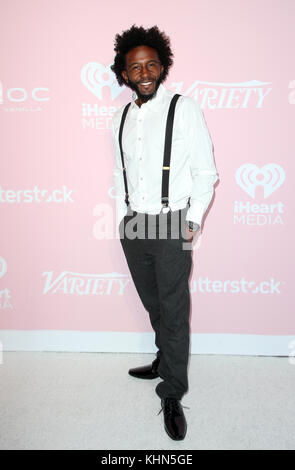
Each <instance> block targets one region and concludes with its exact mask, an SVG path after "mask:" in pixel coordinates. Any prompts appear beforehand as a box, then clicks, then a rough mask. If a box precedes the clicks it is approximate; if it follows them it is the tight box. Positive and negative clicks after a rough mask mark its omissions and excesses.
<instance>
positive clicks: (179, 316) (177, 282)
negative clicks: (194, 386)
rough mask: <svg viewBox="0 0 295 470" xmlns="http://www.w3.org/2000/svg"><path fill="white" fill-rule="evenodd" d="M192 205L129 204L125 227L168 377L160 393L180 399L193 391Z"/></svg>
mask: <svg viewBox="0 0 295 470" xmlns="http://www.w3.org/2000/svg"><path fill="white" fill-rule="evenodd" d="M129 207H130V206H129ZM188 207H189V206H188V205H187V207H186V208H184V209H181V210H179V211H173V212H171V211H170V212H169V213H168V214H157V215H150V214H149V215H148V214H144V213H138V212H136V211H132V210H131V209H129V210H128V213H127V215H126V216H125V217H124V219H123V220H122V221H121V224H120V229H119V230H120V240H121V244H122V248H123V250H124V254H125V257H126V260H127V264H128V267H129V270H130V273H131V276H132V279H133V282H134V284H135V287H136V289H137V292H138V294H139V296H140V299H141V301H142V303H143V305H144V307H145V309H146V310H147V311H148V313H149V317H150V322H151V325H152V327H153V330H154V332H155V344H156V346H157V348H158V352H157V355H158V357H160V364H159V368H158V372H159V375H160V377H161V378H162V380H163V381H162V382H160V383H159V384H158V385H157V387H156V393H157V394H158V396H159V397H160V398H166V397H173V398H176V399H178V400H181V398H182V396H183V394H184V393H185V392H187V390H188V357H189V331H190V329H189V315H190V293H189V286H188V278H189V275H190V270H191V264H192V258H191V243H190V242H188V241H187V238H186V229H185V227H186V223H185V216H186V211H187V209H188ZM134 234H135V236H134Z"/></svg>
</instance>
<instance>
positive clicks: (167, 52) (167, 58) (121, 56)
mask: <svg viewBox="0 0 295 470" xmlns="http://www.w3.org/2000/svg"><path fill="white" fill-rule="evenodd" d="M138 46H148V47H152V48H153V49H156V51H157V53H158V56H159V60H160V62H161V64H162V65H163V66H164V71H163V74H162V80H161V81H165V79H166V77H167V75H168V72H169V69H170V67H171V65H172V64H173V59H172V57H173V53H172V51H171V48H170V39H169V37H168V36H166V34H165V33H164V32H163V31H162V32H161V31H160V30H159V28H158V26H153V27H151V28H148V29H145V28H143V26H139V27H138V26H135V24H133V25H132V26H131V28H130V29H128V30H126V31H123V32H122V34H121V35H120V34H116V37H115V47H114V51H115V52H116V56H115V59H114V63H113V65H111V70H112V71H113V72H114V74H115V75H116V78H117V81H118V83H119V85H120V86H122V85H126V82H125V80H124V78H123V77H122V71H123V70H125V54H127V52H129V51H130V50H131V49H134V48H135V47H138Z"/></svg>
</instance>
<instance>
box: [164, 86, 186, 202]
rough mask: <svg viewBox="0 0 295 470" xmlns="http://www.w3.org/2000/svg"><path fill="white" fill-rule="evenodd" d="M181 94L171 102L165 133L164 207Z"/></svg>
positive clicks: (175, 96)
mask: <svg viewBox="0 0 295 470" xmlns="http://www.w3.org/2000/svg"><path fill="white" fill-rule="evenodd" d="M180 96H181V95H179V94H175V95H174V96H173V98H172V100H171V102H170V106H169V111H168V116H167V122H166V133H165V146H164V160H163V169H162V198H161V202H162V209H163V208H164V207H168V206H169V197H168V194H169V174H170V158H171V144H172V130H173V121H174V112H175V106H176V102H177V100H178V98H179V97H180Z"/></svg>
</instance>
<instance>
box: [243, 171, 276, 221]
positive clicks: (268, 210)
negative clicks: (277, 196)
mask: <svg viewBox="0 0 295 470" xmlns="http://www.w3.org/2000/svg"><path fill="white" fill-rule="evenodd" d="M235 179H236V182H237V184H238V185H239V186H240V188H242V189H243V191H245V192H246V193H247V194H248V196H250V197H251V198H252V199H254V198H255V197H257V195H256V193H257V188H258V187H259V186H261V187H262V189H263V197H264V199H267V198H268V197H269V196H271V195H272V194H273V193H274V192H275V191H276V190H277V189H279V188H280V186H282V184H283V183H284V181H285V171H284V169H283V168H282V167H281V166H280V165H277V164H276V163H269V164H267V165H264V166H263V167H262V168H259V167H257V166H256V165H254V164H252V163H246V164H245V165H242V166H241V167H240V168H238V170H237V171H236V175H235ZM283 213H284V204H283V203H282V202H276V203H272V204H267V203H265V202H263V203H260V204H255V203H253V202H252V201H235V202H234V223H235V224H237V223H242V224H246V225H267V224H268V225H274V224H283V220H282V214H283Z"/></svg>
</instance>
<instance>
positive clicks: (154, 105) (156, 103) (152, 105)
mask: <svg viewBox="0 0 295 470" xmlns="http://www.w3.org/2000/svg"><path fill="white" fill-rule="evenodd" d="M166 94H167V90H166V88H165V87H164V86H163V84H162V83H161V84H160V85H159V88H158V90H157V93H156V95H155V96H154V97H153V98H151V99H150V100H148V101H147V102H146V103H143V104H142V105H141V108H142V107H143V106H144V107H147V108H148V109H151V110H152V111H155V112H157V111H158V109H159V107H160V106H161V104H162V102H163V98H164V97H165V96H166ZM136 99H137V94H136V92H133V93H132V107H133V108H135V109H136V108H137V109H140V108H139V106H137V104H136V103H135V100H136Z"/></svg>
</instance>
